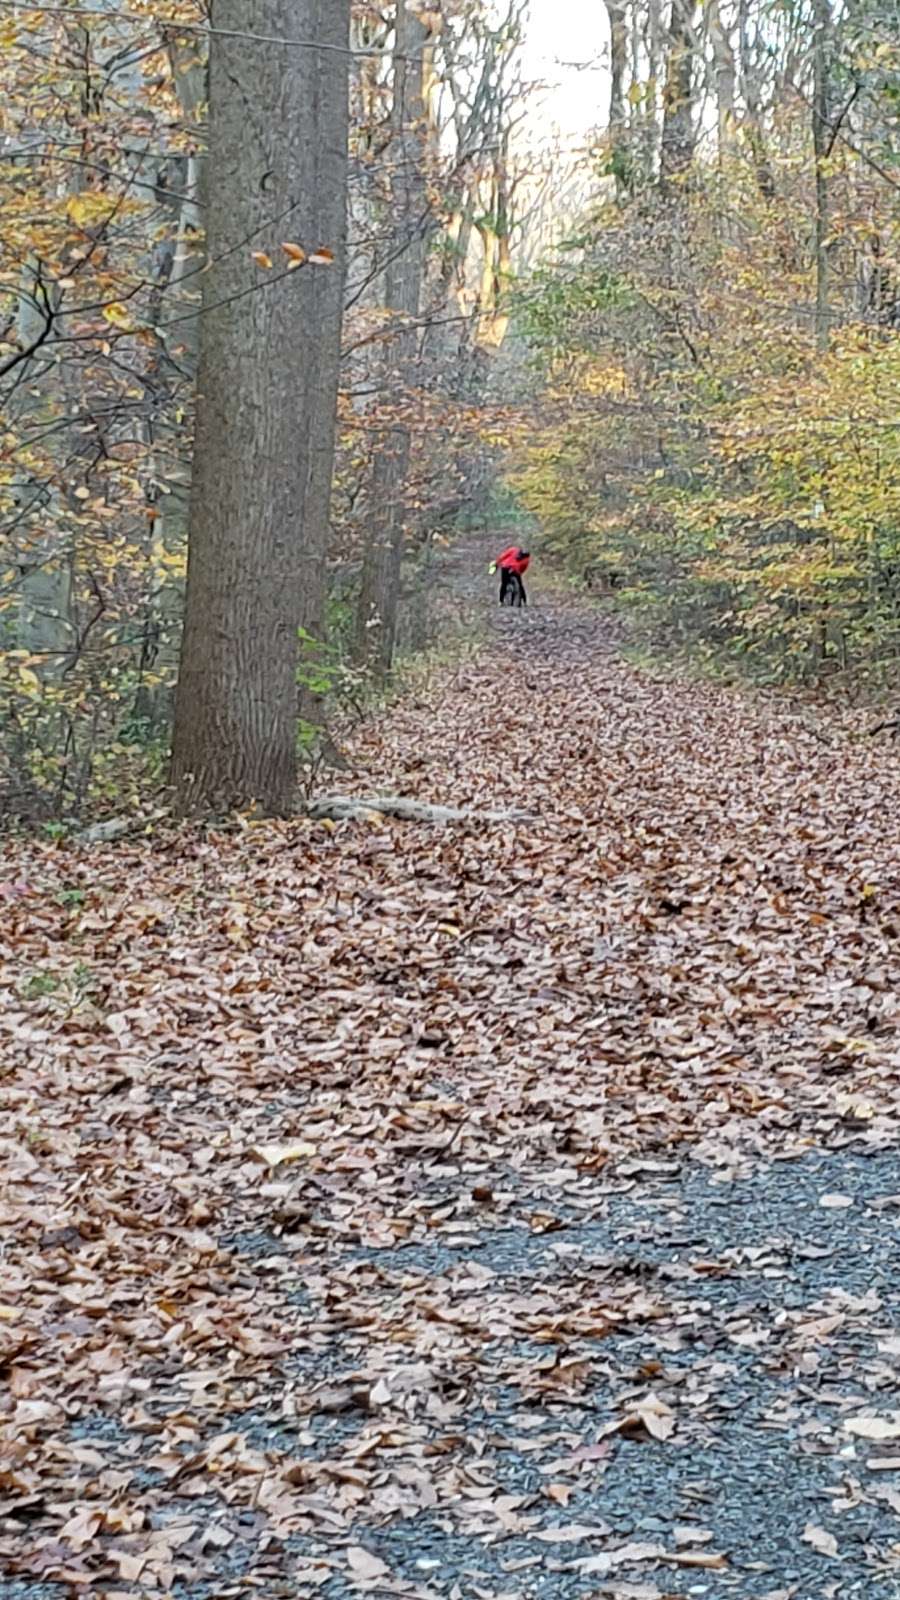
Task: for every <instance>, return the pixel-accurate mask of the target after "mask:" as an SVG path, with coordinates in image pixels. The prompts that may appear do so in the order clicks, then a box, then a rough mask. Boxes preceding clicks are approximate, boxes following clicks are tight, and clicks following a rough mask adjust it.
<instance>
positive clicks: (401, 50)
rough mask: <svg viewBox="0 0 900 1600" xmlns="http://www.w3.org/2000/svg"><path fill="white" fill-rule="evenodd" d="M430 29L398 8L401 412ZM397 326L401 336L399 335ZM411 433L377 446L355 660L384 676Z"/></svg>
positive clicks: (390, 376) (396, 299)
mask: <svg viewBox="0 0 900 1600" xmlns="http://www.w3.org/2000/svg"><path fill="white" fill-rule="evenodd" d="M429 38H430V29H429V27H428V26H427V25H426V24H425V23H424V22H422V21H421V20H420V18H419V17H418V16H417V15H416V14H415V13H414V12H413V11H411V10H410V9H409V7H408V4H407V0H397V21H396V32H395V56H394V91H393V112H392V123H393V138H392V141H391V157H392V161H393V168H394V170H393V181H392V192H393V249H392V252H391V256H390V258H389V260H388V265H387V268H386V271H385V310H386V312H387V315H388V317H389V319H390V322H389V324H388V327H387V330H386V334H385V342H384V356H383V360H382V363H381V383H382V386H383V388H384V390H385V393H386V394H389V395H390V396H391V397H392V399H393V401H394V403H395V404H396V405H397V406H398V409H399V410H400V411H402V406H403V400H404V396H405V395H406V394H407V393H408V391H409V389H410V388H411V387H412V385H413V383H414V379H415V373H416V367H417V362H418V352H419V331H418V329H417V327H416V326H415V323H416V318H417V317H418V315H419V306H420V300H421V294H422V281H423V276H424V271H425V252H426V241H427V231H428V230H427V218H428V190H427V173H426V165H425V156H426V151H427V138H428V134H427V126H428V125H427V117H426V106H425V102H424V93H423V90H424V68H425V50H426V46H427V43H428V40H429ZM391 323H393V324H394V325H395V326H394V329H393V331H392V328H391ZM410 444H411V440H410V430H409V425H408V423H406V422H405V421H404V420H403V418H402V416H398V418H397V421H396V422H395V423H394V425H393V426H392V427H390V428H389V429H387V430H386V431H385V433H384V434H383V435H382V437H381V438H380V439H379V440H378V441H377V443H376V448H375V455H374V462H373V468H372V489H371V505H370V511H369V528H368V537H367V540H366V550H365V556H364V560H363V574H362V585H361V588H360V597H359V609H358V612H357V625H356V641H355V654H356V658H357V660H358V661H360V662H363V663H365V664H367V665H369V666H372V667H374V669H375V670H376V671H377V672H378V673H379V674H384V673H385V672H387V671H388V670H389V668H390V665H391V662H392V660H393V657H394V645H395V640H396V634H397V611H398V607H399V601H400V571H401V564H402V559H403V538H404V533H405V531H406V504H405V488H406V479H407V476H408V471H409V457H410Z"/></svg>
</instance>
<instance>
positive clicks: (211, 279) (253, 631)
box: [172, 0, 350, 813]
mask: <svg viewBox="0 0 900 1600" xmlns="http://www.w3.org/2000/svg"><path fill="white" fill-rule="evenodd" d="M246 21H247V18H246V6H245V5H244V3H243V0H213V6H212V27H213V31H212V33H211V37H210V69H209V94H210V120H209V155H208V162H209V171H208V181H207V197H208V218H207V253H208V258H209V261H210V264H211V266H210V270H209V271H208V272H207V273H206V274H205V276H204V280H203V282H204V292H203V305H202V312H201V322H200V353H199V376H198V387H199V394H198V402H197V429H196V447H195V463H194V472H193V479H192V484H191V507H190V543H189V557H188V582H187V600H186V613H185V624H184V637H183V640H182V649H181V670H180V675H179V684H178V693H177V697H176V713H175V735H174V744H173V753H172V780H173V784H174V786H175V789H176V796H177V803H178V804H179V807H180V808H181V809H182V810H186V811H198V810H202V811H208V810H215V809H221V808H228V807H234V806H243V805H246V804H248V803H250V802H252V801H254V800H255V801H256V802H258V803H259V804H260V805H261V806H262V807H263V808H264V809H265V810H266V811H269V812H276V813H284V812H287V811H289V810H290V809H291V806H292V804H293V801H294V788H295V777H296V743H297V634H298V628H299V626H300V623H301V621H302V619H303V617H304V595H303V586H304V572H305V566H306V563H307V562H308V560H309V550H310V547H311V546H312V547H313V549H315V547H316V545H317V542H318V541H319V540H320V538H321V530H322V529H323V528H325V527H326V526H327V516H328V511H327V500H328V493H329V488H330V479H331V448H332V439H333V434H332V427H333V423H332V422H330V421H328V419H329V418H332V417H333V414H334V409H335V404H336V394H337V377H338V360H339V340H340V318H341V305H342V299H343V294H342V264H343V258H344V255H345V206H346V184H345V163H346V152H347V115H348V110H347V69H348V57H347V55H346V54H344V51H345V50H346V47H347V43H348V39H349V28H350V0H258V3H257V5H256V7H255V9H254V14H253V22H254V31H255V32H256V33H258V34H259V35H267V36H269V37H270V38H271V37H275V38H278V37H288V38H301V39H304V40H315V41H318V42H321V43H322V44H323V46H328V47H329V48H327V49H322V50H321V51H316V50H313V49H306V48H305V49H287V48H277V47H273V46H272V45H271V44H270V43H265V42H263V41H262V40H260V41H259V42H257V41H256V40H255V39H249V38H247V37H241V35H242V34H243V32H244V30H245V28H246ZM232 35H236V36H232ZM283 241H287V242H289V243H297V244H299V245H301V246H302V247H303V248H304V249H305V250H307V251H315V250H316V249H318V248H319V247H327V248H328V249H330V250H332V251H334V252H335V255H336V258H337V261H336V263H335V265H333V266H327V265H323V266H316V265H312V266H310V265H308V264H307V265H304V266H301V267H300V268H299V269H298V270H297V271H296V272H287V271H286V270H285V269H286V267H287V258H286V256H285V255H284V254H282V252H281V249H280V246H281V243H282V242H283ZM254 250H256V251H267V252H268V253H269V255H270V256H271V258H272V260H273V262H274V267H273V268H271V269H266V268H265V267H264V266H261V265H259V264H257V263H255V262H254V261H253V260H252V258H251V252H252V251H254ZM323 419H325V420H324V421H323ZM311 530H312V532H311Z"/></svg>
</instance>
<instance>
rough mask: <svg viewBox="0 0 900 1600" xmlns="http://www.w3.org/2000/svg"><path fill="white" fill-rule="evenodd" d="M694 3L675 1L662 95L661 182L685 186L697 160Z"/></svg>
mask: <svg viewBox="0 0 900 1600" xmlns="http://www.w3.org/2000/svg"><path fill="white" fill-rule="evenodd" d="M693 22H694V0H672V12H671V18H670V22H669V38H668V42H667V56H666V84H665V90H664V93H663V129H662V148H661V154H660V183H661V186H662V188H663V189H669V188H672V187H676V186H678V185H680V184H683V183H684V180H685V178H686V177H687V174H688V172H689V170H690V166H691V162H692V161H693V158H694V138H695V133H694V28H693Z"/></svg>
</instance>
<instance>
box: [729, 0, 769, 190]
mask: <svg viewBox="0 0 900 1600" xmlns="http://www.w3.org/2000/svg"><path fill="white" fill-rule="evenodd" d="M750 4H751V0H738V37H739V39H740V46H741V79H740V81H741V97H742V99H743V102H744V132H745V135H746V139H747V143H748V145H749V146H750V154H751V156H752V158H753V170H754V172H755V173H756V181H757V184H758V185H759V192H760V194H761V195H762V197H763V199H764V200H774V198H775V177H774V174H773V172H772V163H771V161H770V160H769V152H768V150H767V148H766V140H765V135H764V133H763V121H762V92H761V89H760V81H759V67H758V64H757V46H756V45H755V44H752V43H751V40H750Z"/></svg>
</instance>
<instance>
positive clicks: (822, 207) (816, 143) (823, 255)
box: [812, 0, 831, 351]
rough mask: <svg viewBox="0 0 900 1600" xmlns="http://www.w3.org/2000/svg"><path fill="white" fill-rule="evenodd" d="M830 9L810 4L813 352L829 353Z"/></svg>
mask: <svg viewBox="0 0 900 1600" xmlns="http://www.w3.org/2000/svg"><path fill="white" fill-rule="evenodd" d="M830 58H831V5H830V0H813V103H812V137H813V153H814V156H815V163H816V217H815V262H816V317H815V330H816V349H817V350H819V351H825V350H827V349H828V336H829V327H828V320H829V318H828V277H829V264H830V263H829V250H828V229H829V221H828V209H829V195H828V176H827V173H826V170H825V163H826V161H827V159H828V156H829V155H830V153H831V120H830V108H829V101H830V93H829V91H830V79H831V59H830Z"/></svg>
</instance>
